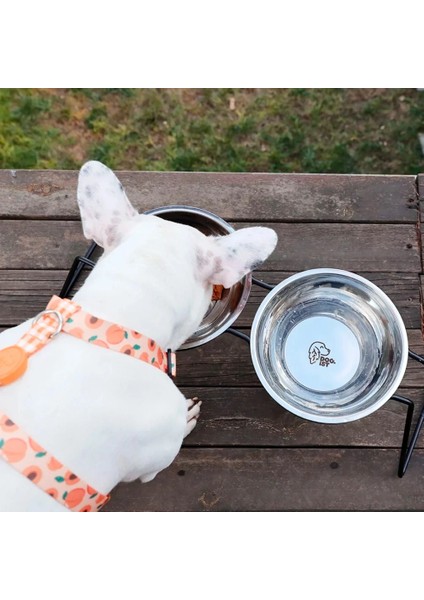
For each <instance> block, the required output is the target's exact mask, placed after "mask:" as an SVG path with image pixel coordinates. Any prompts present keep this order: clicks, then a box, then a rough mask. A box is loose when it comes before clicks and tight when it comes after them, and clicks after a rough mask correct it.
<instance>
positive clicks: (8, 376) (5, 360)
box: [0, 346, 28, 385]
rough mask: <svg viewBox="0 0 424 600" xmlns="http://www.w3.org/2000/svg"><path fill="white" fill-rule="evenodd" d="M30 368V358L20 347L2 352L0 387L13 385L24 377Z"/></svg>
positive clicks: (12, 347) (10, 347)
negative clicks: (28, 367)
mask: <svg viewBox="0 0 424 600" xmlns="http://www.w3.org/2000/svg"><path fill="white" fill-rule="evenodd" d="M27 366H28V356H27V354H26V352H25V350H23V349H22V348H20V347H19V346H9V347H8V348H3V350H0V385H7V384H8V383H13V381H15V380H16V379H19V377H21V375H23V374H24V373H25V371H26V369H27Z"/></svg>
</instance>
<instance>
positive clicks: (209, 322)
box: [145, 205, 252, 350]
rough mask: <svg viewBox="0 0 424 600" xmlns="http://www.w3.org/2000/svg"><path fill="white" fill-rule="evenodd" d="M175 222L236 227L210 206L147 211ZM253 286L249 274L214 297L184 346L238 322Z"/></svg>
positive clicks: (212, 230)
mask: <svg viewBox="0 0 424 600" xmlns="http://www.w3.org/2000/svg"><path fill="white" fill-rule="evenodd" d="M145 214H150V215H155V216H157V217H161V218H162V219H167V220H168V221H173V222H174V223H182V224H183V225H190V226H191V227H195V228H196V229H198V230H199V231H201V232H202V233H204V234H205V235H228V234H229V233H232V232H233V231H234V228H233V227H232V226H231V225H229V223H227V222H226V221H224V219H221V217H218V216H217V215H214V214H213V213H211V212H209V211H208V210H204V209H201V208H195V207H193V206H179V205H173V206H161V207H159V208H153V209H152V210H149V211H146V213H145ZM251 287H252V275H251V274H250V273H249V274H248V275H245V277H243V279H241V280H240V281H239V282H238V283H236V284H235V285H233V286H232V287H231V288H229V289H228V290H225V289H224V290H223V293H222V297H221V299H220V300H215V301H213V300H211V303H210V305H209V308H208V311H207V313H206V315H205V317H204V319H203V321H202V323H201V324H200V326H199V328H198V329H197V331H195V333H194V334H193V335H192V336H191V337H190V338H189V339H188V340H187V341H186V342H185V343H184V344H183V345H182V346H181V348H180V349H181V350H187V349H188V348H195V347H196V346H201V345H202V344H206V342H209V341H210V340H213V339H214V338H216V337H218V336H219V335H220V334H221V333H223V332H224V331H225V330H226V329H228V327H230V326H231V325H232V323H234V321H235V320H236V319H237V317H238V316H239V314H240V313H241V311H242V310H243V308H244V307H245V305H246V302H247V300H248V298H249V294H250V290H251Z"/></svg>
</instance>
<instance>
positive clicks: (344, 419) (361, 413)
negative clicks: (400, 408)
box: [250, 268, 409, 423]
mask: <svg viewBox="0 0 424 600" xmlns="http://www.w3.org/2000/svg"><path fill="white" fill-rule="evenodd" d="M332 274H334V275H343V276H345V277H347V278H349V279H353V280H356V281H359V282H361V283H363V284H364V285H365V286H366V287H368V288H369V289H371V290H372V291H373V292H374V293H375V294H376V295H377V296H378V297H380V298H381V299H382V300H383V301H384V303H385V304H386V305H387V306H388V307H389V308H390V309H391V311H392V313H393V316H394V318H395V320H396V325H397V328H398V330H399V333H400V338H401V360H400V364H399V366H398V369H397V374H396V377H395V378H394V380H393V382H392V384H391V385H390V387H389V388H388V389H387V390H386V392H385V393H384V394H383V395H382V397H381V398H380V399H379V400H378V402H374V403H371V405H370V406H367V407H366V408H363V409H361V410H358V411H356V412H354V413H353V414H350V415H349V414H348V415H340V416H328V415H319V414H317V415H311V413H310V412H307V411H302V410H301V409H299V408H297V407H296V406H293V405H292V404H291V403H289V402H287V401H286V400H285V399H284V398H283V397H282V396H281V395H280V394H278V393H277V392H276V391H275V390H274V389H273V388H272V387H271V385H270V384H269V383H268V380H267V378H266V376H265V374H264V372H263V369H262V366H261V362H260V359H259V355H258V350H257V342H258V331H259V326H260V323H261V319H262V317H263V314H264V312H265V309H266V307H267V305H268V303H269V302H270V301H271V300H272V299H273V298H274V296H276V295H277V294H278V293H279V292H280V291H281V290H282V289H284V288H285V287H287V286H288V285H290V284H292V283H293V282H295V281H297V280H299V279H305V278H309V277H311V276H314V275H332ZM408 346H409V344H408V336H407V333H406V327H405V324H404V322H403V319H402V317H401V316H400V313H399V311H398V309H397V307H396V306H395V304H394V303H393V301H392V300H391V299H390V298H389V297H388V296H387V294H386V293H385V292H383V290H381V289H380V288H379V287H378V286H377V285H375V284H374V283H372V282H371V281H369V280H368V279H366V278H365V277H362V276H361V275H357V274H356V273H352V272H351V271H346V270H342V269H332V268H318V269H309V270H307V271H301V272H299V273H295V274H294V275H291V276H290V277H288V278H287V279H285V280H284V281H281V282H280V283H279V284H277V285H276V286H275V287H274V288H273V290H272V291H271V292H269V294H267V295H266V296H265V298H264V299H263V300H262V302H261V304H260V306H259V308H258V310H257V311H256V314H255V317H254V319H253V323H252V327H251V334H250V353H251V358H252V363H253V366H254V369H255V372H256V375H257V376H258V378H259V380H260V382H261V384H262V385H263V387H264V388H265V389H266V391H267V392H268V394H269V395H270V396H271V397H272V398H273V399H274V400H276V401H277V402H278V403H279V404H280V405H281V406H283V407H284V408H286V409H287V410H288V411H290V412H292V413H294V414H296V415H297V416H299V417H302V418H304V419H307V420H309V421H313V422H316V423H348V422H351V421H356V420H358V419H361V418H363V417H366V416H367V415H369V414H371V413H373V412H374V411H376V410H378V409H379V408H380V407H381V406H383V404H385V403H386V402H387V401H388V400H389V399H390V398H391V397H392V396H393V394H394V393H395V391H396V390H397V388H398V387H399V385H400V383H401V381H402V379H403V376H404V374H405V370H406V366H407V363H408Z"/></svg>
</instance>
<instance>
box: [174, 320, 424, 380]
mask: <svg viewBox="0 0 424 600" xmlns="http://www.w3.org/2000/svg"><path fill="white" fill-rule="evenodd" d="M245 332H246V333H248V332H249V331H248V330H247V331H245ZM223 335H224V336H225V338H224V339H221V337H218V338H216V339H214V340H212V341H211V342H208V343H207V344H205V345H203V346H199V347H198V348H193V349H191V350H186V351H182V352H178V354H177V384H178V385H179V386H187V387H193V386H196V387H197V386H198V387H252V386H256V387H259V386H260V382H259V380H258V378H257V376H256V373H255V371H254V368H253V365H252V361H251V357H250V348H249V346H248V344H247V343H246V342H244V341H243V340H240V339H238V338H235V337H234V336H232V335H229V334H228V333H225V334H223ZM408 338H409V344H410V348H411V350H414V351H415V352H418V353H419V354H424V342H423V338H422V334H421V331H419V330H414V329H410V330H408ZM423 384H424V367H423V366H422V365H420V364H419V363H417V362H416V361H413V360H410V361H409V363H408V368H407V370H406V373H405V376H404V379H403V381H402V387H407V388H411V387H422V386H423Z"/></svg>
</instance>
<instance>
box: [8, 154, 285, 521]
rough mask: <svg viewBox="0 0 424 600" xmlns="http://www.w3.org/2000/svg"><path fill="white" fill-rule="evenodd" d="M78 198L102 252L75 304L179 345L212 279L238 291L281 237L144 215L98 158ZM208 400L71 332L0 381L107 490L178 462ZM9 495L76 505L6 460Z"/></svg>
mask: <svg viewBox="0 0 424 600" xmlns="http://www.w3.org/2000/svg"><path fill="white" fill-rule="evenodd" d="M77 198H78V204H79V208H80V213H81V220H82V226H83V232H84V235H85V237H86V238H88V239H89V240H94V241H95V242H96V243H97V244H98V245H99V246H101V247H102V248H103V249H104V252H103V255H102V257H101V258H100V259H99V261H98V262H97V264H96V266H95V268H94V269H93V271H92V272H91V273H90V275H89V276H88V277H87V279H86V281H85V283H84V285H83V286H82V287H81V289H80V290H79V291H78V292H77V293H76V295H75V297H74V301H75V302H76V303H77V304H79V305H80V306H81V307H82V308H83V309H84V310H85V311H87V312H89V313H91V314H92V315H96V316H97V317H99V318H100V319H105V320H108V321H111V322H113V323H117V324H119V325H123V326H125V327H128V328H130V329H131V330H135V331H138V332H140V333H143V334H145V335H147V336H148V337H149V338H152V339H153V340H155V341H156V342H157V343H158V344H159V345H160V346H161V347H162V348H165V349H167V348H171V349H172V350H173V351H175V350H177V349H178V348H179V347H180V346H181V344H182V343H183V342H184V341H185V340H187V338H189V337H190V335H192V334H193V333H194V332H195V331H196V329H197V328H198V326H199V324H200V323H201V321H202V318H203V316H204V315H205V312H206V310H207V308H208V306H209V303H210V299H211V294H212V286H213V284H219V285H223V286H224V287H225V288H229V287H231V286H232V285H234V284H235V283H236V282H237V281H239V280H240V279H241V278H242V277H243V276H244V275H245V274H246V273H248V272H249V271H251V270H252V269H253V268H254V267H256V266H258V265H259V264H260V263H261V262H262V261H264V260H265V259H266V258H267V257H268V256H269V255H270V254H271V252H272V251H273V250H274V248H275V245H276V243H277V235H276V233H275V232H274V231H273V230H272V229H269V228H266V227H248V228H245V229H240V230H238V231H236V232H234V233H231V234H229V235H226V236H221V237H213V236H212V237H211V236H209V237H208V236H205V235H204V234H202V233H201V232H200V231H198V230H197V229H195V228H192V227H189V226H187V225H181V224H177V223H172V222H169V221H166V220H164V219H161V218H159V217H156V216H151V215H144V214H139V213H138V212H137V211H136V210H135V209H134V208H133V206H132V205H131V203H130V202H129V200H128V198H127V196H126V194H125V191H124V189H123V186H122V185H121V183H120V182H119V180H118V179H117V178H116V176H115V175H114V173H113V172H112V171H111V170H110V169H109V168H107V167H106V166H104V165H103V164H101V163H99V162H97V161H90V162H87V163H86V164H85V165H84V166H83V167H82V168H81V170H80V173H79V179H78V192H77ZM31 324H32V320H29V321H26V322H25V323H22V324H21V325H19V326H17V327H14V328H11V329H8V330H6V331H4V332H3V333H2V334H1V335H0V348H5V347H7V346H11V345H13V344H16V342H17V341H18V340H19V339H20V338H21V337H22V335H23V334H24V333H25V332H26V331H28V329H29V328H30V326H31ZM195 368H196V366H195V364H193V369H195ZM200 404H201V402H195V401H194V400H192V399H186V398H185V397H184V396H183V394H182V393H181V392H180V391H179V390H178V388H177V387H176V386H175V384H174V383H173V381H172V380H171V378H170V377H169V376H168V375H167V374H166V373H163V372H162V371H160V370H158V369H155V368H153V367H152V366H151V365H149V364H147V363H145V362H142V361H140V360H135V359H133V358H131V357H128V356H126V355H124V354H120V353H117V352H111V351H109V350H108V349H106V348H102V347H99V346H96V345H93V344H89V343H86V342H84V341H82V340H79V339H77V338H76V337H73V336H72V335H67V334H64V333H61V334H59V335H57V336H56V337H55V338H54V339H53V340H52V341H51V342H49V343H48V344H47V345H46V346H45V347H44V348H42V349H41V350H39V351H38V352H36V353H35V354H34V355H33V356H31V358H30V359H29V367H28V369H27V371H26V372H25V373H24V375H23V376H22V377H20V378H19V379H17V380H16V381H15V382H13V383H11V384H9V385H4V386H1V387H0V411H1V412H3V413H5V414H7V415H8V416H9V417H10V418H11V419H12V420H13V421H15V422H16V423H18V424H19V425H20V427H22V429H23V430H24V431H25V432H26V433H28V434H29V435H30V436H31V438H33V439H34V440H36V442H37V443H39V444H41V445H42V446H43V447H44V448H46V449H47V450H48V451H49V452H50V453H52V454H53V455H54V456H55V457H56V458H57V459H59V460H60V461H61V462H63V464H64V465H66V466H67V467H68V468H70V469H71V470H72V471H73V472H74V473H76V474H77V475H78V477H80V478H81V479H83V480H85V481H86V482H87V483H89V484H90V485H91V486H93V487H94V488H96V489H97V490H99V491H100V492H101V493H103V494H107V493H109V492H110V491H111V490H112V489H113V488H114V487H115V486H116V485H117V484H118V483H119V482H129V481H134V480H135V479H140V480H141V481H142V482H148V481H151V480H152V479H153V478H154V477H155V476H156V475H157V473H159V472H160V471H162V470H163V469H165V468H166V467H168V466H169V465H170V464H171V463H172V461H173V460H174V458H175V456H176V455H177V454H178V452H179V449H180V447H181V444H182V441H183V439H184V437H185V436H187V435H188V434H189V433H190V432H191V431H192V430H193V428H194V426H195V425H196V422H197V418H198V416H199V410H200ZM0 490H1V493H0V510H2V511H66V510H68V509H67V508H66V507H65V506H63V505H62V504H60V503H59V502H57V501H56V500H55V499H54V498H52V497H50V496H49V495H48V494H46V493H45V492H44V491H43V490H41V489H40V488H38V487H37V486H36V485H34V484H33V483H32V482H31V481H29V480H28V479H26V478H25V476H23V475H22V474H21V473H19V472H18V471H17V470H15V469H14V468H13V466H12V465H10V464H8V463H7V462H6V461H5V460H2V458H1V457H0Z"/></svg>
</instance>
